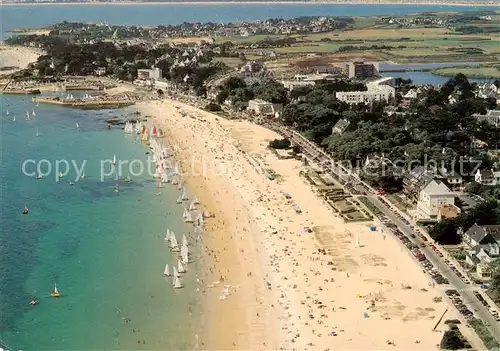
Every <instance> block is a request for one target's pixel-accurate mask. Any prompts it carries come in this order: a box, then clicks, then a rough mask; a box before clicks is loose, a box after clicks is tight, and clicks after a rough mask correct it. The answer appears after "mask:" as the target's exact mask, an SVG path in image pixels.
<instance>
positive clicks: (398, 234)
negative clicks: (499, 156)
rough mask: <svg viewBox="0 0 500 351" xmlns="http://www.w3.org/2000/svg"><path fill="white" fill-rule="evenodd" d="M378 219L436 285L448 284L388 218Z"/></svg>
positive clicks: (381, 217)
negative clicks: (408, 251)
mask: <svg viewBox="0 0 500 351" xmlns="http://www.w3.org/2000/svg"><path fill="white" fill-rule="evenodd" d="M379 219H380V221H381V222H382V223H384V225H385V226H386V227H388V228H389V229H390V230H391V232H392V234H394V235H395V236H396V237H397V238H398V239H399V240H401V242H402V243H403V244H404V245H405V246H406V247H407V248H408V250H410V251H411V253H412V254H413V256H414V257H415V258H416V259H417V261H419V262H420V264H421V265H422V267H423V268H424V271H425V272H427V273H428V274H429V275H430V276H431V277H432V279H433V280H434V281H435V282H436V283H437V284H449V281H448V279H446V278H445V277H443V276H442V275H441V273H440V272H439V271H438V269H437V268H436V267H434V265H433V264H432V263H431V262H430V261H429V260H428V259H427V257H425V255H424V254H423V253H422V251H420V250H419V248H418V246H417V245H416V244H414V243H413V242H412V241H411V240H410V238H408V237H407V236H406V235H405V234H404V233H403V232H401V231H400V230H399V229H398V227H397V226H396V225H395V224H394V223H392V222H391V221H390V219H389V218H387V217H386V216H384V215H382V216H380V217H379Z"/></svg>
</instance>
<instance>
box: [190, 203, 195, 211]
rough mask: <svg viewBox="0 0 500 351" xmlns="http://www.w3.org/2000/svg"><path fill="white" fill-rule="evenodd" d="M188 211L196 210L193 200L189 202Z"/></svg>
mask: <svg viewBox="0 0 500 351" xmlns="http://www.w3.org/2000/svg"><path fill="white" fill-rule="evenodd" d="M189 211H196V206H195V205H194V202H191V204H190V205H189Z"/></svg>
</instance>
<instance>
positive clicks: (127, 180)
mask: <svg viewBox="0 0 500 351" xmlns="http://www.w3.org/2000/svg"><path fill="white" fill-rule="evenodd" d="M130 180H131V179H130V174H127V178H125V183H130Z"/></svg>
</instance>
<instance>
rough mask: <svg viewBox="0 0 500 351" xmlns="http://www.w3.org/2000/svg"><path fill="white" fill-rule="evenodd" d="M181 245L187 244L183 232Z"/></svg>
mask: <svg viewBox="0 0 500 351" xmlns="http://www.w3.org/2000/svg"><path fill="white" fill-rule="evenodd" d="M182 246H188V241H187V238H186V235H184V234H182Z"/></svg>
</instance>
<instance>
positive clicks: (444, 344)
mask: <svg viewBox="0 0 500 351" xmlns="http://www.w3.org/2000/svg"><path fill="white" fill-rule="evenodd" d="M461 335H462V334H460V332H458V333H457V332H456V331H455V330H447V331H445V332H444V334H443V338H442V339H441V344H440V347H441V348H442V349H444V350H460V349H463V348H465V343H464V342H463V341H462V339H461Z"/></svg>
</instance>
